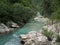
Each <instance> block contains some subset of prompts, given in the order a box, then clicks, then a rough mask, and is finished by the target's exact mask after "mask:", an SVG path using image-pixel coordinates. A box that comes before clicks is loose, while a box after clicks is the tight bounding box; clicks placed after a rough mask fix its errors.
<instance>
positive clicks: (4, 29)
mask: <svg viewBox="0 0 60 45" xmlns="http://www.w3.org/2000/svg"><path fill="white" fill-rule="evenodd" d="M15 28H19V25H17V24H16V23H14V22H12V21H11V22H8V23H7V25H5V24H4V23H0V34H5V33H9V32H11V31H14V29H15Z"/></svg>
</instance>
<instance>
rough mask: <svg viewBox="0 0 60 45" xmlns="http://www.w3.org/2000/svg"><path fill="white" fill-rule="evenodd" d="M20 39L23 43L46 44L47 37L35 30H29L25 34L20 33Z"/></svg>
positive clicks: (31, 44)
mask: <svg viewBox="0 0 60 45" xmlns="http://www.w3.org/2000/svg"><path fill="white" fill-rule="evenodd" d="M20 38H21V39H22V41H24V42H25V43H24V45H38V44H39V45H44V44H45V45H48V43H47V42H48V39H47V37H46V36H44V35H43V34H41V33H38V32H36V31H31V32H29V33H28V34H26V35H20Z"/></svg>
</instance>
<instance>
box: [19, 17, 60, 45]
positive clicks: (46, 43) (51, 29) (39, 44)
mask: <svg viewBox="0 0 60 45" xmlns="http://www.w3.org/2000/svg"><path fill="white" fill-rule="evenodd" d="M39 18H40V17H39ZM34 19H35V20H36V19H37V20H38V18H34ZM44 19H47V18H44ZM48 20H49V19H48ZM48 20H47V21H46V22H45V26H43V28H42V29H40V30H39V31H31V32H29V33H28V34H26V35H25V34H22V35H20V36H19V37H20V39H21V43H22V44H23V45H58V42H60V23H54V24H52V22H51V20H49V21H48ZM39 21H40V20H39ZM43 22H44V21H43ZM59 45H60V44H59Z"/></svg>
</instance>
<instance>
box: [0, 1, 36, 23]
mask: <svg viewBox="0 0 60 45" xmlns="http://www.w3.org/2000/svg"><path fill="white" fill-rule="evenodd" d="M32 9H33V7H32V4H31V2H29V1H28V0H0V21H1V22H3V23H6V22H8V21H10V20H13V21H15V22H17V23H20V22H22V23H24V21H25V22H26V21H27V20H28V19H30V18H31V17H32V16H33V15H34V14H35V13H34V10H32Z"/></svg>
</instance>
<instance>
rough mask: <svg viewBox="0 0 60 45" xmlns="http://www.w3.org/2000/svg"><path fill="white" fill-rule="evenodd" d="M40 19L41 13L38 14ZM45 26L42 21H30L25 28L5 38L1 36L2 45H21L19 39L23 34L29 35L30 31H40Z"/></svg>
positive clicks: (0, 44)
mask: <svg viewBox="0 0 60 45" xmlns="http://www.w3.org/2000/svg"><path fill="white" fill-rule="evenodd" d="M37 15H38V17H39V15H40V14H39V13H38V14H37ZM43 26H44V23H43V22H42V21H40V22H38V21H35V20H34V19H32V20H31V21H29V22H28V23H27V24H26V25H25V26H24V27H22V28H20V29H18V30H16V31H14V32H11V33H9V34H6V35H4V36H0V45H21V43H20V39H19V38H18V37H19V35H21V34H27V33H28V32H30V31H38V30H40V29H41V28H42V27H43Z"/></svg>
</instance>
